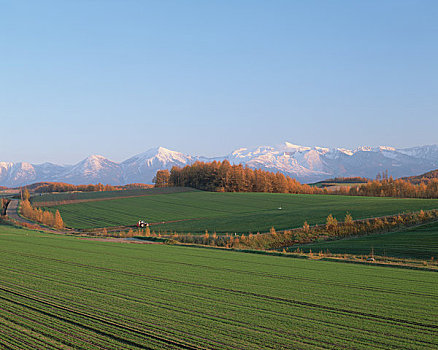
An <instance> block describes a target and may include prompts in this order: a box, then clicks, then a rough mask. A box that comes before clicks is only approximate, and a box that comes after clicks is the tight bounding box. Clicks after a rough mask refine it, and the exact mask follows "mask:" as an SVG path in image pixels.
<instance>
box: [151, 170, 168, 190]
mask: <svg viewBox="0 0 438 350" xmlns="http://www.w3.org/2000/svg"><path fill="white" fill-rule="evenodd" d="M169 178H170V173H169V170H167V169H166V170H158V171H157V174H156V175H155V177H154V179H153V180H152V181H153V182H154V183H155V187H168V186H169Z"/></svg>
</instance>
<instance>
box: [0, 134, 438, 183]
mask: <svg viewBox="0 0 438 350" xmlns="http://www.w3.org/2000/svg"><path fill="white" fill-rule="evenodd" d="M224 159H227V160H228V161H230V163H232V164H240V163H241V164H244V165H247V166H249V167H251V168H256V169H264V170H269V171H274V172H277V171H280V172H282V173H284V174H286V175H289V176H292V177H294V178H296V179H297V180H299V181H301V182H314V181H319V180H323V179H327V178H330V177H339V176H364V177H369V178H374V177H375V176H376V175H377V174H378V173H381V172H382V171H385V170H388V172H389V174H390V175H392V176H394V177H396V178H397V177H405V176H412V175H418V174H421V173H425V172H427V171H431V170H434V169H437V168H438V145H429V146H420V147H412V148H405V149H396V148H394V147H389V146H379V147H358V148H356V149H353V150H351V149H346V148H327V147H308V146H300V145H295V144H293V143H289V142H284V143H282V144H279V145H277V146H260V147H256V148H253V149H249V148H239V149H236V150H235V151H233V152H231V153H230V154H228V155H226V156H223V157H215V158H206V157H199V156H191V155H186V154H183V153H181V152H176V151H172V150H169V149H166V148H164V147H157V148H152V149H150V150H148V151H146V152H143V153H140V154H137V155H135V156H133V157H131V158H129V159H127V160H125V161H123V162H121V163H116V162H113V161H111V160H109V159H107V158H105V157H102V156H98V155H93V156H90V157H88V158H86V159H84V160H83V161H81V162H79V163H77V164H75V165H56V164H51V163H44V164H38V165H32V164H29V163H26V162H21V163H10V162H0V186H9V187H16V186H22V185H26V184H30V183H34V182H41V181H59V182H68V183H73V184H88V183H98V182H100V183H103V184H113V185H116V184H127V183H134V182H142V183H151V182H152V179H153V177H154V176H155V174H156V172H157V170H161V169H171V168H172V167H173V166H175V165H176V166H180V167H183V166H185V165H187V164H191V163H193V162H195V161H197V160H201V161H213V160H218V161H222V160H224Z"/></svg>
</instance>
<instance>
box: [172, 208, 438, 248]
mask: <svg viewBox="0 0 438 350" xmlns="http://www.w3.org/2000/svg"><path fill="white" fill-rule="evenodd" d="M436 219H438V210H429V211H423V210H421V211H420V212H417V213H407V214H401V215H394V216H386V217H382V218H373V219H366V220H353V218H352V217H351V215H350V214H347V215H346V216H345V219H344V221H343V222H338V220H337V219H336V218H334V217H333V216H332V215H331V214H330V215H329V216H328V217H327V220H326V224H325V225H315V226H310V225H309V224H308V223H307V222H305V223H304V225H303V227H301V228H298V229H294V230H285V231H281V232H277V231H276V230H275V229H274V228H271V231H270V232H269V233H264V234H260V233H257V234H249V235H244V234H242V235H240V236H236V235H229V234H227V235H222V236H218V235H216V234H215V233H213V234H212V235H211V234H209V233H208V232H206V233H205V234H204V235H190V234H187V235H178V234H176V233H175V234H173V235H172V236H171V238H172V239H173V240H175V241H178V242H181V243H188V244H201V245H211V246H216V247H227V248H239V249H259V250H273V249H282V248H288V247H293V246H294V245H296V244H304V243H311V242H315V241H320V240H327V239H335V238H342V237H348V236H361V235H367V234H370V233H385V232H389V231H393V230H399V229H400V228H401V227H409V226H412V225H417V224H421V223H426V222H429V221H433V220H436Z"/></svg>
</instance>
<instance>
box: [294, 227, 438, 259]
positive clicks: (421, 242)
mask: <svg viewBox="0 0 438 350" xmlns="http://www.w3.org/2000/svg"><path fill="white" fill-rule="evenodd" d="M294 249H296V248H295V247H294V248H293V249H292V250H294ZM300 249H302V250H303V251H304V252H309V250H310V249H311V250H312V251H313V252H318V251H320V250H322V251H325V250H326V249H328V250H329V251H330V252H332V253H337V254H355V255H368V254H370V252H371V249H374V254H375V255H382V256H384V255H386V256H395V257H400V258H416V259H430V258H431V257H434V258H435V259H436V258H438V223H432V224H427V225H423V226H420V227H416V228H413V229H410V230H406V231H400V232H391V233H386V234H380V235H379V234H377V235H369V236H364V237H355V238H346V239H341V240H336V241H327V242H320V243H313V244H306V245H303V246H300Z"/></svg>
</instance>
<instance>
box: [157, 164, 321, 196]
mask: <svg viewBox="0 0 438 350" xmlns="http://www.w3.org/2000/svg"><path fill="white" fill-rule="evenodd" d="M154 182H155V186H156V187H168V186H183V187H193V188H197V189H199V190H205V191H215V192H273V193H310V194H311V193H327V190H325V189H320V188H317V187H314V186H309V185H303V184H301V183H299V182H298V181H296V180H295V179H292V178H291V177H289V176H285V175H283V174H282V173H280V172H277V173H273V172H269V171H264V170H260V169H256V170H254V169H252V168H249V167H246V166H245V167H244V166H243V165H241V164H238V165H231V164H230V162H229V161H227V160H224V161H222V162H217V161H214V162H211V163H204V162H195V163H193V164H191V165H186V166H185V167H184V168H180V167H177V166H174V167H173V168H172V170H171V171H170V172H169V171H168V170H159V171H158V172H157V174H156V176H155V178H154Z"/></svg>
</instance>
